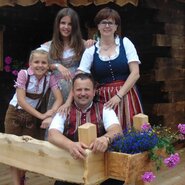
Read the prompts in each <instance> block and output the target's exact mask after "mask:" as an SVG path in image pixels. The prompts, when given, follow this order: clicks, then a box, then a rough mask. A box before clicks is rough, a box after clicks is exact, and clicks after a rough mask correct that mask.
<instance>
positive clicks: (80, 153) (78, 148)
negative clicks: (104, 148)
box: [69, 142, 88, 160]
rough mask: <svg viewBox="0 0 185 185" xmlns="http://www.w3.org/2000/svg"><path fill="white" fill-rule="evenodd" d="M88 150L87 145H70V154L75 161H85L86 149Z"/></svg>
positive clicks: (76, 143)
mask: <svg viewBox="0 0 185 185" xmlns="http://www.w3.org/2000/svg"><path fill="white" fill-rule="evenodd" d="M86 148H88V146H87V145H85V144H83V143H80V142H72V143H71V144H70V148H69V152H70V154H71V156H72V157H73V159H83V160H84V159H85V158H86V151H85V149H86Z"/></svg>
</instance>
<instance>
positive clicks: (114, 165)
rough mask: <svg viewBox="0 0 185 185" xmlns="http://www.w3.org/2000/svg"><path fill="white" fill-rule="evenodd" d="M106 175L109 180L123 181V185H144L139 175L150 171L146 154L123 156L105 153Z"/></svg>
mask: <svg viewBox="0 0 185 185" xmlns="http://www.w3.org/2000/svg"><path fill="white" fill-rule="evenodd" d="M106 155H107V156H106V158H107V174H108V177H109V178H113V179H118V180H124V181H125V184H133V185H135V184H136V185H142V184H144V183H143V181H142V179H141V175H142V174H143V173H144V172H145V171H150V170H151V169H152V163H151V161H150V160H149V157H148V153H147V152H144V153H139V154H133V155H131V154H124V153H118V152H107V154H106Z"/></svg>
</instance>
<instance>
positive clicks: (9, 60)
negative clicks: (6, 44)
mask: <svg viewBox="0 0 185 185" xmlns="http://www.w3.org/2000/svg"><path fill="white" fill-rule="evenodd" d="M11 63H12V58H11V57H9V56H7V57H5V64H11Z"/></svg>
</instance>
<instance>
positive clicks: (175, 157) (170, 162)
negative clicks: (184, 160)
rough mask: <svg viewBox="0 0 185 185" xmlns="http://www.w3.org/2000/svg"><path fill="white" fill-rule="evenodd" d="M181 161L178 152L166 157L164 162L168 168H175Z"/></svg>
mask: <svg viewBox="0 0 185 185" xmlns="http://www.w3.org/2000/svg"><path fill="white" fill-rule="evenodd" d="M179 162H180V157H179V154H178V153H175V154H171V155H170V157H168V158H166V159H164V164H165V165H166V166H167V167H168V168H174V167H175V166H176V165H177V164H178V163H179Z"/></svg>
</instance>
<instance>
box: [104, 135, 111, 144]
mask: <svg viewBox="0 0 185 185" xmlns="http://www.w3.org/2000/svg"><path fill="white" fill-rule="evenodd" d="M104 137H106V139H107V141H108V144H111V138H110V137H109V136H107V135H105V136H104Z"/></svg>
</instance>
